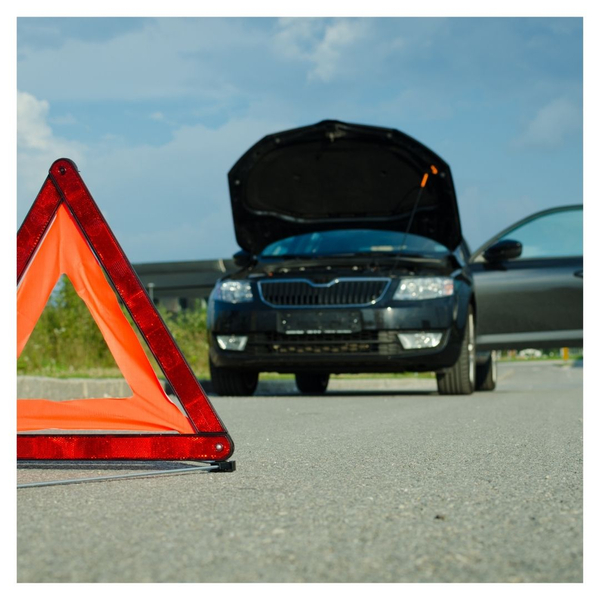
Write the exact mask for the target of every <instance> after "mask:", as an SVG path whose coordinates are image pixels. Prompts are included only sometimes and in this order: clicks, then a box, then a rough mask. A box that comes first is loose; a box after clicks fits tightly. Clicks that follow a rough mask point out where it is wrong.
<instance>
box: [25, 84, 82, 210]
mask: <svg viewBox="0 0 600 600" xmlns="http://www.w3.org/2000/svg"><path fill="white" fill-rule="evenodd" d="M49 111H50V105H49V103H48V102H47V101H46V100H39V99H38V98H36V97H35V96H33V95H31V94H28V93H26V92H21V91H18V92H17V165H18V181H17V183H18V190H19V197H20V198H27V205H26V206H23V204H22V205H21V206H19V207H18V208H19V210H18V217H19V221H20V220H21V218H22V217H24V216H25V213H26V211H27V210H29V207H30V206H31V204H33V201H34V200H35V197H36V195H37V193H38V192H39V190H40V187H41V186H42V183H43V182H44V179H45V178H46V175H47V174H48V169H49V168H50V166H51V165H52V163H53V162H54V161H55V160H57V159H59V158H70V159H71V160H73V161H75V163H76V164H78V163H79V161H81V160H82V158H83V157H84V156H85V155H86V147H85V146H84V145H83V144H81V143H79V142H72V141H69V140H65V139H61V138H59V137H56V136H55V135H54V133H53V131H52V128H51V127H50V125H49V124H48V116H49Z"/></svg>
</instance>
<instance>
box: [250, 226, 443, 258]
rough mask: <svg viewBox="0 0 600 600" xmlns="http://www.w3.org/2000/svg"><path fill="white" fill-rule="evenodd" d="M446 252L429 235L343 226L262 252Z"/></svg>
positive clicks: (271, 253)
mask: <svg viewBox="0 0 600 600" xmlns="http://www.w3.org/2000/svg"><path fill="white" fill-rule="evenodd" d="M397 252H408V253H433V254H446V253H448V249H447V248H446V247H445V246H443V245H442V244H440V243H438V242H435V241H433V240H430V239H428V238H425V237H422V236H419V235H412V234H406V235H405V234H404V233H402V232H398V231H385V230H375V229H341V230H335V231H318V232H314V233H307V234H303V235H295V236H292V237H289V238H285V239H283V240H279V241H277V242H274V243H273V244H270V245H269V246H267V247H266V248H265V249H264V250H263V251H262V252H261V256H263V257H266V256H335V255H339V254H370V253H373V254H375V253H384V254H388V253H397Z"/></svg>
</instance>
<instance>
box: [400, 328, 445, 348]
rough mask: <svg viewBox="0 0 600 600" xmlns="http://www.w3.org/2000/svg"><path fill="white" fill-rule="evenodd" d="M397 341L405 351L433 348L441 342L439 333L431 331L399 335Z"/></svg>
mask: <svg viewBox="0 0 600 600" xmlns="http://www.w3.org/2000/svg"><path fill="white" fill-rule="evenodd" d="M398 339H399V340H400V343H401V344H402V347H403V348H404V349H405V350H417V349H419V348H435V347H436V346H438V345H439V343H440V342H441V341H442V334H441V333H433V332H431V331H418V332H416V333H399V334H398Z"/></svg>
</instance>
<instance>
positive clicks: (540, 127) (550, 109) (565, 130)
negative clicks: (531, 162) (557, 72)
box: [514, 98, 583, 149]
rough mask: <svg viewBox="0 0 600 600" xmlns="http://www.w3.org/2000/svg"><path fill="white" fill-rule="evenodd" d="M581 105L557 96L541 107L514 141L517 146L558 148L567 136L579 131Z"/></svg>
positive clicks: (581, 122)
mask: <svg viewBox="0 0 600 600" xmlns="http://www.w3.org/2000/svg"><path fill="white" fill-rule="evenodd" d="M582 117H583V114H582V107H581V106H578V105H577V104H575V103H574V102H573V101H572V100H568V99H566V98H557V99H556V100H553V101H552V102H550V103H549V104H547V105H546V106H544V107H542V108H541V109H540V110H539V111H538V112H537V114H536V115H535V116H534V117H533V119H531V121H530V122H529V123H528V124H527V126H526V127H525V130H524V131H523V133H522V134H521V135H520V136H519V137H518V138H517V139H516V140H515V141H514V145H515V146H516V147H519V148H536V149H539V148H541V149H554V148H559V147H560V146H561V145H562V144H563V143H564V142H565V141H566V140H567V139H568V138H570V137H571V136H572V135H574V134H579V133H581V129H582V126H583V119H582Z"/></svg>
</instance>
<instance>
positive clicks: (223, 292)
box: [213, 281, 254, 304]
mask: <svg viewBox="0 0 600 600" xmlns="http://www.w3.org/2000/svg"><path fill="white" fill-rule="evenodd" d="M213 297H214V299H215V300H221V302H230V303H231V304H239V303H240V302H252V300H254V296H253V295H252V287H251V286H250V282H249V281H221V282H219V283H217V285H216V286H215V289H214V291H213Z"/></svg>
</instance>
